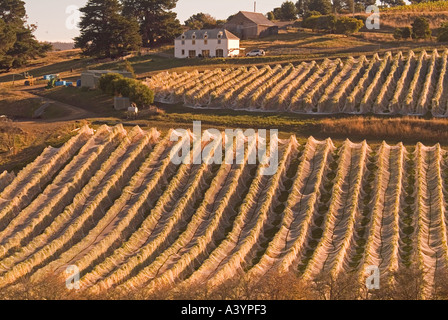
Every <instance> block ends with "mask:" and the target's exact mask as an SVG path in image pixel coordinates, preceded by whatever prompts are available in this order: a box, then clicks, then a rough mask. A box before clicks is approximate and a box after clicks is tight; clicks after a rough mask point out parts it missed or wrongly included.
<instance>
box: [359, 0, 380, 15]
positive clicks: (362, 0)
mask: <svg viewBox="0 0 448 320" xmlns="http://www.w3.org/2000/svg"><path fill="white" fill-rule="evenodd" d="M354 2H355V11H356V12H363V11H365V10H366V8H367V7H368V6H370V5H374V4H375V3H376V0H354Z"/></svg>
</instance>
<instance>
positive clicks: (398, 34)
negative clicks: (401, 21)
mask: <svg viewBox="0 0 448 320" xmlns="http://www.w3.org/2000/svg"><path fill="white" fill-rule="evenodd" d="M394 39H395V40H401V39H403V30H401V29H400V28H395V30H394Z"/></svg>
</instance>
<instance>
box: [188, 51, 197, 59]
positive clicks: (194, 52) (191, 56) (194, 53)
mask: <svg viewBox="0 0 448 320" xmlns="http://www.w3.org/2000/svg"><path fill="white" fill-rule="evenodd" d="M188 56H189V57H190V58H195V57H196V50H190V51H188Z"/></svg>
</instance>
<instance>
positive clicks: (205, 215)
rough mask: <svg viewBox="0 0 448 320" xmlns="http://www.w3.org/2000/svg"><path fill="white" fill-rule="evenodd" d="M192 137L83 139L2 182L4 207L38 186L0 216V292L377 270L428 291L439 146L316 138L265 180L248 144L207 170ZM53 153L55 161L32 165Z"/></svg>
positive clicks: (439, 260)
mask: <svg viewBox="0 0 448 320" xmlns="http://www.w3.org/2000/svg"><path fill="white" fill-rule="evenodd" d="M430 61H431V60H430ZM430 61H429V62H428V66H427V67H428V68H431V65H432V62H430ZM353 63H354V64H356V63H355V62H353ZM418 64H419V62H416V63H415V65H414V66H413V67H412V68H417V65H418ZM302 67H303V68H306V66H305V65H303V66H302ZM314 67H316V66H313V67H312V68H314ZM358 67H359V65H358ZM410 68H411V67H410ZM271 71H272V69H271ZM346 71H347V76H348V77H349V78H351V77H352V76H353V74H351V72H350V70H346ZM265 72H269V70H265ZM288 72H291V73H292V72H293V70H292V68H291V70H289V71H288ZM314 80H316V79H314ZM339 82H340V83H341V84H342V83H343V81H342V79H341V80H340V81H339ZM324 92H325V90H324ZM379 92H381V89H380V90H379ZM376 96H377V95H376ZM372 103H373V102H372ZM416 107H417V104H416ZM172 134H176V135H179V137H181V139H180V143H177V142H174V141H171V139H170V137H171V135H172ZM188 137H192V133H191V132H188V131H187V133H186V135H180V133H179V132H177V131H175V130H171V131H170V132H169V133H168V135H166V136H160V133H159V132H158V131H157V130H155V129H152V130H150V131H143V130H142V129H140V128H138V127H136V128H134V129H131V130H129V132H127V131H126V130H124V128H123V127H122V126H117V127H114V128H109V127H106V126H103V127H100V128H99V129H98V130H97V131H96V133H94V132H93V131H92V130H90V129H88V128H84V129H83V130H81V132H80V133H79V134H78V135H77V136H76V137H74V138H72V140H70V141H69V142H67V143H66V144H65V145H64V146H62V147H61V148H60V149H52V148H49V149H46V150H44V152H43V153H42V156H40V157H39V158H37V159H36V161H34V162H33V163H31V164H30V165H28V166H27V167H25V168H24V169H23V170H22V171H21V172H18V173H17V175H16V176H15V175H14V174H10V173H2V174H1V176H0V178H1V179H2V180H1V181H9V184H8V186H6V187H5V188H4V189H3V191H2V194H3V195H4V197H6V196H8V195H9V194H11V193H12V192H16V193H17V194H26V193H27V192H28V190H37V189H36V184H37V183H38V182H37V181H40V180H41V179H45V181H46V185H45V187H44V188H42V190H41V191H40V193H36V194H35V195H34V196H33V198H32V199H28V198H26V197H24V198H23V199H22V200H21V201H20V202H18V203H15V204H14V206H13V207H8V205H7V204H6V205H3V210H8V211H7V212H6V211H4V212H6V213H8V214H6V213H5V214H4V215H3V216H2V219H3V220H2V221H3V222H4V223H5V225H4V227H3V228H2V230H0V288H5V287H8V286H10V285H14V284H15V283H16V282H17V281H19V280H20V279H22V278H24V277H30V279H32V281H34V280H39V279H42V278H44V277H46V276H47V275H48V274H56V275H64V272H65V269H66V267H67V266H69V265H76V266H77V267H78V268H79V270H80V272H81V285H82V288H84V289H88V290H91V291H93V292H101V291H102V290H107V289H109V288H121V289H123V290H129V289H133V288H142V287H144V288H147V289H148V290H154V289H157V288H159V287H161V286H166V285H168V286H169V285H175V284H179V283H184V284H191V285H193V284H195V285H198V284H200V285H201V284H208V285H210V286H215V285H219V284H221V283H222V282H224V281H226V280H227V279H231V278H233V277H238V276H241V275H244V274H246V275H248V276H249V277H255V278H256V277H261V276H263V275H264V274H266V273H270V272H286V271H294V272H296V273H297V274H298V275H300V276H301V277H304V278H306V279H314V278H316V277H319V276H320V275H323V274H328V275H332V276H333V277H337V276H338V275H340V274H343V273H347V272H353V273H355V274H356V275H357V276H358V278H359V280H360V281H364V280H365V277H366V271H367V270H368V269H369V267H370V266H372V265H373V266H377V267H378V268H379V270H380V272H381V276H382V277H383V278H384V281H388V282H390V281H393V276H392V275H393V273H394V272H396V271H399V270H400V269H402V268H408V267H409V266H415V267H418V268H419V269H420V270H421V271H422V277H423V278H424V279H423V280H424V282H423V283H425V284H426V286H425V288H423V289H424V290H422V292H424V293H425V294H426V293H428V294H429V293H430V292H429V290H431V288H432V285H433V284H434V282H435V281H436V277H437V275H438V274H439V273H440V272H441V271H444V270H446V268H447V267H448V240H447V237H448V235H447V228H448V221H447V216H446V210H447V207H448V206H447V202H446V197H447V188H446V186H447V185H448V182H447V181H448V178H447V177H448V161H447V159H448V152H447V151H446V150H444V149H443V148H442V147H441V146H440V145H436V146H432V147H426V146H424V145H422V144H421V143H419V144H417V145H416V147H415V148H414V147H413V148H411V147H407V148H406V147H405V146H403V144H401V143H400V144H397V145H394V146H391V145H388V144H387V143H385V142H384V143H382V144H380V145H372V146H369V145H368V144H367V143H366V142H362V143H353V142H350V141H348V140H347V141H345V142H344V143H342V144H341V143H339V144H334V143H333V142H332V141H331V140H330V139H328V140H326V141H317V140H315V139H314V138H310V139H309V140H308V141H307V142H306V143H305V144H303V145H300V144H299V143H298V141H297V140H296V139H295V137H291V138H290V139H285V140H280V141H279V145H278V149H273V150H272V151H273V152H275V151H277V152H278V155H279V162H278V170H277V171H276V172H275V173H274V174H273V175H264V174H263V173H264V172H265V170H264V168H265V165H261V164H253V163H249V154H250V153H251V151H253V150H255V148H256V140H253V139H248V140H247V143H246V146H245V150H246V153H245V155H244V158H243V159H244V161H243V162H242V163H239V164H236V163H235V164H213V163H212V164H208V163H207V161H208V160H211V159H217V158H219V157H220V156H219V155H220V154H221V156H222V158H224V157H225V153H219V151H220V150H219V149H218V147H219V144H212V143H213V142H209V141H204V142H203V143H202V144H194V143H192V142H191V141H189V139H187V138H188ZM81 144H82V145H81ZM185 146H186V147H187V148H189V149H190V150H193V149H194V148H196V149H195V150H196V151H202V152H203V156H204V159H203V160H204V162H203V163H201V164H199V163H180V164H176V163H175V162H173V161H172V159H171V158H170V155H173V154H179V152H180V151H181V150H182V149H183V147H185ZM60 150H65V152H71V153H70V154H72V157H71V158H67V156H62V154H61V153H60V152H61V151H60ZM49 155H52V156H58V157H59V158H58V159H59V161H60V162H63V164H55V163H54V162H51V165H48V166H42V163H44V162H45V161H46V160H48V158H47V157H48V156H49ZM216 155H218V157H216ZM260 160H261V159H260ZM54 166H57V167H58V168H60V169H59V170H56V169H55V168H54ZM38 168H40V170H38ZM30 172H32V173H33V174H34V175H35V176H36V178H31V179H30V176H29V174H30ZM46 172H53V174H49V175H45V173H46ZM44 176H45V177H44ZM31 177H33V176H31ZM22 206H23V208H21V207H22ZM19 208H21V209H20V210H19ZM15 210H16V211H15ZM2 212H3V211H2ZM13 213H14V214H13Z"/></svg>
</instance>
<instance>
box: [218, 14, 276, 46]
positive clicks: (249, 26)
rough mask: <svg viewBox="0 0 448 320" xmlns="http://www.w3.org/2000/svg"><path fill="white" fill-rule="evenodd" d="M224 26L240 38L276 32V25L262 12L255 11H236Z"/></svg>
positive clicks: (264, 35) (257, 36) (262, 35)
mask: <svg viewBox="0 0 448 320" xmlns="http://www.w3.org/2000/svg"><path fill="white" fill-rule="evenodd" d="M224 28H226V29H227V30H229V31H230V32H233V33H234V34H236V35H237V36H239V37H240V38H241V39H250V38H259V37H266V36H270V35H276V34H278V26H277V25H276V24H275V23H273V22H272V21H270V20H269V19H267V18H266V17H265V16H264V15H263V14H261V13H256V12H246V11H240V12H238V13H237V14H236V15H235V16H234V17H233V18H232V19H230V21H229V22H227V23H226V24H225V25H224Z"/></svg>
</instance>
